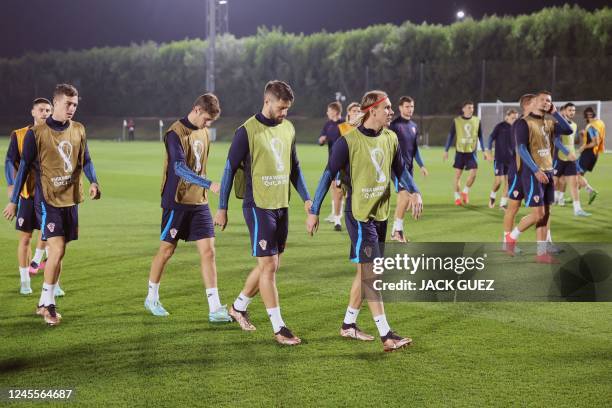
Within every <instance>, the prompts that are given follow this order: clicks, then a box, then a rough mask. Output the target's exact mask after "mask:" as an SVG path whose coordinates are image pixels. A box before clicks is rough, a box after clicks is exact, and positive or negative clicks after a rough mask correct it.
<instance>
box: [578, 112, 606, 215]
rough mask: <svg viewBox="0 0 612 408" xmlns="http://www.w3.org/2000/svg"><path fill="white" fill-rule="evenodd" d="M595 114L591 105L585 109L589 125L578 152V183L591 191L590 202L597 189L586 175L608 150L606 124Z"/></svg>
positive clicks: (595, 195) (593, 198) (585, 116)
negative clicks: (606, 145)
mask: <svg viewBox="0 0 612 408" xmlns="http://www.w3.org/2000/svg"><path fill="white" fill-rule="evenodd" d="M595 116H596V115H595V111H594V110H593V108H591V107H590V106H589V107H588V108H586V109H585V110H584V118H585V119H586V121H587V127H586V129H585V131H584V135H583V141H582V146H580V148H579V149H578V154H580V159H579V160H578V167H579V172H580V175H579V177H578V183H579V187H580V188H581V189H582V188H585V189H586V190H587V192H588V193H589V204H591V203H592V202H593V200H595V198H596V197H597V190H595V189H594V188H593V187H591V185H590V184H589V182H588V181H587V179H586V177H584V175H585V174H586V172H587V171H593V169H594V168H595V163H597V157H598V156H599V155H600V154H601V153H603V152H604V151H605V150H606V149H605V140H606V125H605V124H604V122H603V121H602V120H601V119H597V118H596V117H595Z"/></svg>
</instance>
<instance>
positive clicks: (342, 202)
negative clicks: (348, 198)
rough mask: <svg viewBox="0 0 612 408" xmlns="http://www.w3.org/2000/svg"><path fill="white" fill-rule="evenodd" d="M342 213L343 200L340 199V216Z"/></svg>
mask: <svg viewBox="0 0 612 408" xmlns="http://www.w3.org/2000/svg"><path fill="white" fill-rule="evenodd" d="M343 212H344V198H343V199H342V201H341V204H340V215H342V213H343Z"/></svg>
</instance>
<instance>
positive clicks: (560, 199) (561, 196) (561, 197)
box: [559, 191, 565, 203]
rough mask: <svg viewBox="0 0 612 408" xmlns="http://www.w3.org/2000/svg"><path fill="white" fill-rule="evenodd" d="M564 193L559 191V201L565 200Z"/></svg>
mask: <svg viewBox="0 0 612 408" xmlns="http://www.w3.org/2000/svg"><path fill="white" fill-rule="evenodd" d="M564 196H565V193H564V192H563V191H559V202H560V203H561V202H563V201H565V197H564Z"/></svg>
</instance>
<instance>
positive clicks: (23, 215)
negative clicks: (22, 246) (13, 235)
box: [15, 196, 40, 232]
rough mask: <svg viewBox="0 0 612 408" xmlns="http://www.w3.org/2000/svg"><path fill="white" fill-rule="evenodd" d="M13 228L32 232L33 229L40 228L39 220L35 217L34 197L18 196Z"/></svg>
mask: <svg viewBox="0 0 612 408" xmlns="http://www.w3.org/2000/svg"><path fill="white" fill-rule="evenodd" d="M15 229H16V230H18V231H23V232H32V231H34V230H35V229H37V230H39V229H40V221H39V220H38V217H36V210H35V209H34V198H32V197H30V198H23V197H21V196H19V204H17V220H16V221H15Z"/></svg>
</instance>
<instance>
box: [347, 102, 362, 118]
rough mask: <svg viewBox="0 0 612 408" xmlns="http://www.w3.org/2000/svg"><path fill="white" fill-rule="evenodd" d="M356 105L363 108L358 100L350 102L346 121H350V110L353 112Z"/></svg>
mask: <svg viewBox="0 0 612 408" xmlns="http://www.w3.org/2000/svg"><path fill="white" fill-rule="evenodd" d="M355 107H357V108H361V105H360V104H359V103H358V102H351V103H349V105H348V106H347V107H346V121H347V122H348V121H349V119H350V118H349V114H350V112H351V109H353V108H355Z"/></svg>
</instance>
